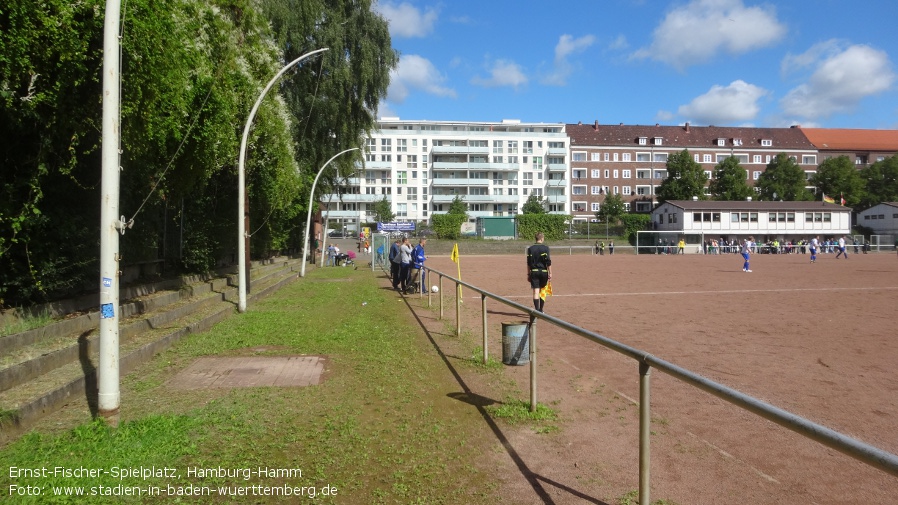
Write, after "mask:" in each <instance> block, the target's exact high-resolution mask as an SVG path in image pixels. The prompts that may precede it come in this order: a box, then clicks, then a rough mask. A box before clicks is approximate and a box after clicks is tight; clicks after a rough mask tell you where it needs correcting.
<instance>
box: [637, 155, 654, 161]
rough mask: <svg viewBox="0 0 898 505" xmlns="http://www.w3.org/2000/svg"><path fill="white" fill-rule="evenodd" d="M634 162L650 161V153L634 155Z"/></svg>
mask: <svg viewBox="0 0 898 505" xmlns="http://www.w3.org/2000/svg"><path fill="white" fill-rule="evenodd" d="M636 161H643V162H646V163H647V162H649V161H652V155H651V153H636Z"/></svg>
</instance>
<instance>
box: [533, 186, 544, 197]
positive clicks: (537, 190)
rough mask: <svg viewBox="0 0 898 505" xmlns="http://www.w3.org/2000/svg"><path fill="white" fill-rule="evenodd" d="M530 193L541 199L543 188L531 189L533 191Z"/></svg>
mask: <svg viewBox="0 0 898 505" xmlns="http://www.w3.org/2000/svg"><path fill="white" fill-rule="evenodd" d="M530 193H531V194H534V195H536V196H538V197H540V198H542V196H543V188H533V191H531V192H530Z"/></svg>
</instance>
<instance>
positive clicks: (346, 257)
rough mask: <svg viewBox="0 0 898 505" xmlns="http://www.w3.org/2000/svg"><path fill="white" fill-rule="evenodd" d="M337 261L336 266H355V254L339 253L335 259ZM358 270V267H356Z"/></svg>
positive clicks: (350, 252) (349, 252)
mask: <svg viewBox="0 0 898 505" xmlns="http://www.w3.org/2000/svg"><path fill="white" fill-rule="evenodd" d="M335 259H336V261H337V266H338V267H340V266H343V267H346V266H355V252H353V251H346V252H345V253H340V254H338V255H337V257H336V258H335ZM356 268H358V267H356Z"/></svg>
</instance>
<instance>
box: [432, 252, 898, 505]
mask: <svg viewBox="0 0 898 505" xmlns="http://www.w3.org/2000/svg"><path fill="white" fill-rule="evenodd" d="M849 258H850V259H849V260H847V261H846V260H836V259H834V255H823V256H822V257H821V259H820V260H818V262H817V263H816V264H809V262H808V256H805V255H780V256H777V255H759V256H754V257H753V259H752V269H753V272H752V273H743V272H742V271H741V265H742V260H741V257H739V256H736V255H724V256H699V255H686V256H678V257H676V256H631V255H614V256H607V255H606V256H601V257H599V256H556V257H554V258H553V261H554V263H553V269H554V278H553V288H554V292H555V295H554V296H552V297H550V298H549V300H548V302H547V312H548V313H550V314H552V315H554V316H557V317H559V318H562V319H565V320H568V321H571V322H573V323H574V324H577V325H578V326H581V327H583V328H586V329H589V330H591V331H595V332H597V333H599V334H601V335H604V336H606V337H609V338H612V339H615V340H617V341H619V342H622V343H625V344H627V345H630V346H633V347H636V348H638V349H641V350H644V351H647V352H649V353H651V354H654V355H656V356H658V357H660V358H662V359H665V360H668V361H670V362H672V363H674V364H677V365H679V366H682V367H685V368H687V369H690V370H692V371H693V372H696V373H699V374H701V375H703V376H705V377H708V378H710V379H712V380H714V381H717V382H720V383H722V384H724V385H727V386H730V387H733V388H735V389H738V390H740V391H742V392H744V393H747V394H749V395H752V396H754V397H756V398H758V399H761V400H763V401H766V402H769V403H771V404H773V405H775V406H777V407H780V408H783V409H786V410H789V411H791V412H793V413H795V414H798V415H800V416H803V417H806V418H807V419H809V420H811V421H814V422H816V423H820V424H822V425H824V426H827V427H829V428H832V429H835V430H837V431H840V432H842V433H843V434H846V435H848V436H851V437H853V438H856V439H859V440H862V441H864V442H866V443H869V444H871V445H874V446H876V447H879V448H881V449H884V450H886V451H889V452H892V453H898V436H896V432H895V426H896V425H898V394H896V393H898V378H896V376H895V374H894V372H893V370H892V368H893V366H894V364H895V363H898V342H896V340H895V338H896V333H898V332H896V322H898V317H896V315H895V307H896V306H898V261H896V258H895V256H894V255H885V254H870V255H852V256H850V257H849ZM523 261H524V260H523V257H509V256H467V257H463V258H462V278H463V279H465V280H466V281H467V282H471V283H473V284H476V285H478V286H482V287H484V288H485V289H488V290H489V291H491V292H493V293H496V294H499V295H503V296H507V297H509V298H511V299H514V300H515V301H518V302H519V303H521V304H523V305H529V304H530V301H529V296H528V294H527V285H526V283H525V279H524V268H523ZM428 265H429V266H430V267H432V268H436V269H438V270H441V271H443V272H446V273H447V274H448V273H454V272H455V271H456V270H455V265H454V264H453V263H451V262H450V261H449V259H448V258H446V257H435V258H431V259H430V261H429V262H428ZM444 289H445V290H446V291H447V292H450V293H451V292H452V289H451V286H449V285H448V283H444ZM464 294H465V297H466V298H465V301H466V304H465V305H464V309H463V311H462V318H463V323H462V324H463V327H464V328H465V330H466V331H467V332H470V333H472V334H473V335H474V337H475V338H477V339H479V338H480V334H481V329H480V328H481V322H480V317H481V312H480V296H479V295H477V294H475V293H473V292H469V291H465V293H464ZM453 307H454V303H449V301H448V300H447V308H446V311H445V320H444V321H438V320H436V318H437V313H435V312H433V311H429V310H420V311H417V312H418V314H419V316H420V319H421V320H422V323H423V324H424V325H425V326H426V327H428V328H429V329H430V331H431V332H432V334H433V335H434V336H435V337H434V340H435V341H436V343H437V344H438V345H439V346H440V347H441V348H443V352H446V354H448V355H461V354H463V353H464V352H465V351H468V355H470V349H467V350H465V349H457V347H458V343H457V342H453V337H452V335H451V334H450V333H451V332H450V330H448V329H447V322H448V324H449V325H451V324H453V323H454V320H455V313H454V308H453ZM488 311H489V312H490V314H489V332H490V338H491V340H490V345H489V350H490V353H491V355H492V356H495V357H498V358H501V325H500V323H501V322H502V321H508V320H518V319H520V318H521V316H522V315H521V314H515V311H514V310H513V309H511V308H509V307H507V306H504V305H501V304H498V303H496V302H490V304H489V306H488ZM539 330H540V331H539V334H538V335H539V338H540V340H539V347H538V350H539V361H538V363H539V376H538V385H539V388H538V394H539V401H540V402H541V403H545V404H547V405H550V406H551V407H552V408H553V409H555V410H556V411H558V413H559V414H560V417H561V420H560V422H559V427H560V430H559V431H557V432H554V433H548V434H536V433H534V432H533V430H532V429H528V428H521V427H510V426H507V425H504V424H502V423H501V422H500V423H497V426H496V427H494V428H493V431H494V433H495V435H496V446H495V447H493V448H491V450H490V451H488V454H487V456H488V457H490V458H493V459H494V460H495V465H496V471H497V475H499V476H500V480H501V486H502V487H501V489H502V493H503V494H504V495H506V496H508V503H522V504H523V503H557V504H562V503H616V501H617V498H618V497H620V496H622V495H624V494H626V493H627V492H629V491H632V490H635V489H636V488H637V487H638V470H637V469H638V438H637V435H638V416H637V414H638V411H637V403H636V399H638V397H639V391H638V377H639V375H638V367H637V364H636V363H635V362H634V361H632V360H631V359H629V358H625V357H623V356H621V355H618V354H616V353H614V352H612V351H608V350H606V349H603V348H601V347H599V346H598V345H596V344H594V343H592V342H589V341H587V340H585V339H582V338H580V337H577V336H574V335H571V334H569V333H566V332H563V331H562V330H559V329H557V328H555V327H552V326H550V325H548V324H545V325H540V327H539ZM503 373H504V375H505V376H507V377H511V378H512V379H513V380H514V381H516V382H517V385H518V388H519V391H520V398H521V399H527V398H528V391H529V367H506V368H505V370H504V372H503ZM463 380H464V381H465V384H466V385H467V387H469V388H470V389H471V391H472V392H473V393H475V394H477V395H481V396H482V397H484V398H486V399H487V400H495V401H501V400H502V398H493V397H492V395H494V394H496V393H495V392H496V391H498V389H497V388H496V385H495V384H492V383H491V381H494V380H495V379H494V378H491V377H490V376H489V375H488V374H477V373H473V372H472V373H466V374H464V377H463ZM651 381H652V393H651V394H652V396H651V402H652V419H653V431H652V433H653V436H652V449H651V450H652V468H651V472H652V474H651V483H652V498H653V500H655V499H667V500H671V501H673V502H675V503H677V504H679V505H686V504H705V503H707V504H728V503H733V504H736V503H739V504H747V503H751V504H779V503H782V504H787V503H788V504H805V503H807V504H821V505H823V504H832V505H836V504H839V505H844V504H862V503H863V504H868V503H894V502H896V500H898V479H896V478H895V477H891V476H889V475H887V474H886V473H884V472H881V471H879V470H875V469H873V468H870V467H868V466H867V465H864V464H862V463H859V462H856V461H855V460H853V459H852V458H850V457H848V456H845V455H842V454H841V453H838V452H836V451H834V450H831V449H828V448H825V447H823V446H821V445H819V444H817V443H815V442H811V441H809V440H807V439H805V438H803V437H801V436H799V435H797V434H794V433H792V432H790V431H788V430H785V429H783V428H780V427H779V426H777V425H774V424H773V423H771V422H768V421H765V420H763V419H761V418H759V417H757V416H755V415H754V414H750V413H748V412H745V411H743V410H741V409H738V408H736V407H732V406H730V405H729V404H727V403H726V402H724V401H722V400H718V399H716V398H714V397H712V396H710V395H708V394H706V393H703V392H701V391H698V390H696V389H694V388H692V387H690V386H687V385H684V384H682V383H680V382H679V381H677V380H676V379H673V378H671V377H669V376H666V375H664V374H663V373H660V372H657V371H655V372H653V373H652V375H651Z"/></svg>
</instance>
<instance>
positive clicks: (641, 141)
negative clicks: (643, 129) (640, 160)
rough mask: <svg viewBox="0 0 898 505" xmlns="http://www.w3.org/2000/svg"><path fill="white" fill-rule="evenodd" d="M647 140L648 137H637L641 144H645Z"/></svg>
mask: <svg viewBox="0 0 898 505" xmlns="http://www.w3.org/2000/svg"><path fill="white" fill-rule="evenodd" d="M648 141H649V138H648V137H639V145H641V146H644V145H646V144H647V143H648Z"/></svg>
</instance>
